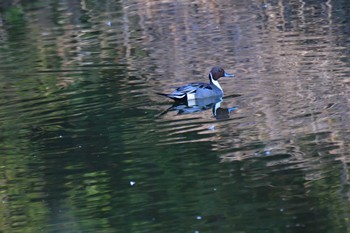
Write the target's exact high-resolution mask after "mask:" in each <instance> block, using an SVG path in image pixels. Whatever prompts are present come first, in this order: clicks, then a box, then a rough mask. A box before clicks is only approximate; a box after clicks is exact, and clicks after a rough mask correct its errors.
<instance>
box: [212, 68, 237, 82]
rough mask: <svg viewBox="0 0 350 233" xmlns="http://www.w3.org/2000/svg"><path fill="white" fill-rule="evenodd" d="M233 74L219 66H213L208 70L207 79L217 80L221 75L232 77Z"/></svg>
mask: <svg viewBox="0 0 350 233" xmlns="http://www.w3.org/2000/svg"><path fill="white" fill-rule="evenodd" d="M234 76H235V75H233V74H229V73H226V72H225V70H224V69H223V68H221V67H220V66H215V67H213V68H212V69H211V70H210V73H209V79H210V81H217V80H219V78H221V77H234Z"/></svg>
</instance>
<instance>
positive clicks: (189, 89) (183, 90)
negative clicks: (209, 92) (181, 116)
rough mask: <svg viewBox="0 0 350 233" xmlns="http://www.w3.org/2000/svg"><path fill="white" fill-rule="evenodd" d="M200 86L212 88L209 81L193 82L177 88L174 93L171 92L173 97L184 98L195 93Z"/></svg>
mask: <svg viewBox="0 0 350 233" xmlns="http://www.w3.org/2000/svg"><path fill="white" fill-rule="evenodd" d="M199 88H206V89H211V87H210V85H209V84H207V83H191V84H188V85H185V86H182V87H179V88H177V89H176V90H175V91H174V92H173V93H171V94H170V96H171V97H172V98H178V99H180V98H183V97H185V96H186V94H189V93H195V92H196V91H197V90H198V89H199Z"/></svg>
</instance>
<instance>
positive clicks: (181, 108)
mask: <svg viewBox="0 0 350 233" xmlns="http://www.w3.org/2000/svg"><path fill="white" fill-rule="evenodd" d="M222 103H223V100H222V98H219V97H215V98H205V99H197V100H192V101H188V102H175V103H174V104H173V105H172V106H171V107H169V108H168V109H166V110H165V111H163V112H162V113H161V114H159V116H162V115H165V114H167V113H168V112H172V111H177V112H178V115H183V114H193V113H197V112H202V111H206V110H209V109H212V112H213V116H214V117H215V118H216V119H217V120H224V119H228V118H230V113H231V112H232V111H234V110H236V109H237V107H230V108H225V107H221V104H222Z"/></svg>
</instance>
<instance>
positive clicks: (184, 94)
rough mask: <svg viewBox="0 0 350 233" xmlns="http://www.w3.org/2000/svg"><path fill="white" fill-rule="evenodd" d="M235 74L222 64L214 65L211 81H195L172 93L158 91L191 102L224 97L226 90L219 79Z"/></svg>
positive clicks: (181, 100)
mask: <svg viewBox="0 0 350 233" xmlns="http://www.w3.org/2000/svg"><path fill="white" fill-rule="evenodd" d="M234 76H235V75H234V74H229V73H226V71H225V70H224V69H223V68H222V67H220V66H214V67H213V68H212V69H211V70H210V72H209V83H202V82H195V83H190V84H187V85H184V86H182V87H178V88H176V90H174V91H173V92H172V93H170V94H165V93H157V94H159V95H162V96H165V97H168V98H170V99H172V100H174V101H175V102H191V101H194V100H200V99H205V98H222V96H223V95H224V91H223V90H222V87H221V86H220V83H219V79H220V78H222V77H234Z"/></svg>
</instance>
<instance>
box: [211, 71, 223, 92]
mask: <svg viewBox="0 0 350 233" xmlns="http://www.w3.org/2000/svg"><path fill="white" fill-rule="evenodd" d="M209 76H210V81H211V82H212V83H213V84H214V85H215V86H216V87H217V88H219V89H220V90H221V91H222V92H224V91H223V90H222V88H221V86H220V83H219V81H216V80H215V79H214V78H213V75H212V74H211V72H210V73H209Z"/></svg>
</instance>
